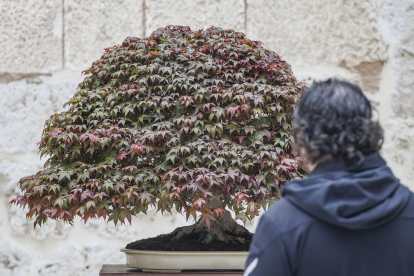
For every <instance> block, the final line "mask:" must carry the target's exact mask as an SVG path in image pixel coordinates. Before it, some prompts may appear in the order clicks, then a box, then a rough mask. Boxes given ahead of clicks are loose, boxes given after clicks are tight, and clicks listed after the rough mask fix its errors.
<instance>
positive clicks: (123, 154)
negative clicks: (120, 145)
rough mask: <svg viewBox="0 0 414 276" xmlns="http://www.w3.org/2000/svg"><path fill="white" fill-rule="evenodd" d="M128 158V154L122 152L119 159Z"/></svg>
mask: <svg viewBox="0 0 414 276" xmlns="http://www.w3.org/2000/svg"><path fill="white" fill-rule="evenodd" d="M126 156H127V154H126V152H125V151H124V150H123V151H121V152H120V153H119V157H118V159H120V160H122V159H124V158H126Z"/></svg>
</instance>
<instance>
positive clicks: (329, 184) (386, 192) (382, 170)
mask: <svg viewBox="0 0 414 276" xmlns="http://www.w3.org/2000/svg"><path fill="white" fill-rule="evenodd" d="M282 195H283V197H284V198H286V199H287V200H288V201H290V202H291V203H292V204H294V205H295V206H296V207H298V208H299V209H301V210H302V211H304V212H306V213H308V214H310V215H312V216H314V217H316V218H318V219H320V220H322V221H324V222H327V223H330V224H333V225H337V226H340V227H343V228H347V229H368V228H373V227H377V226H380V225H382V224H385V223H387V222H388V221H390V220H392V219H393V218H395V217H396V216H398V214H399V213H400V212H401V211H402V210H403V209H404V207H405V206H406V204H407V202H408V200H409V197H410V191H409V190H408V188H406V187H404V186H402V185H401V184H400V181H399V180H398V179H397V178H396V177H395V176H394V175H393V173H392V172H391V170H390V168H388V166H387V164H386V163H385V161H384V159H382V158H381V156H380V155H379V154H378V153H375V154H372V155H370V156H366V157H365V158H364V160H363V161H362V162H361V163H360V164H358V165H350V166H349V164H347V163H346V162H345V160H343V159H340V158H334V159H330V160H328V161H326V162H324V163H321V164H319V165H318V166H317V168H315V170H314V171H313V172H312V173H311V174H310V176H309V177H308V178H305V179H301V180H295V181H292V182H290V183H288V184H286V185H285V186H284V188H283V190H282Z"/></svg>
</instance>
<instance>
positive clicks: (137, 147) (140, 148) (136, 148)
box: [121, 142, 145, 160]
mask: <svg viewBox="0 0 414 276" xmlns="http://www.w3.org/2000/svg"><path fill="white" fill-rule="evenodd" d="M131 149H132V157H134V154H135V153H138V154H142V153H144V149H145V146H144V145H142V144H141V143H139V142H136V143H134V144H133V145H132V146H131ZM121 160H122V159H121Z"/></svg>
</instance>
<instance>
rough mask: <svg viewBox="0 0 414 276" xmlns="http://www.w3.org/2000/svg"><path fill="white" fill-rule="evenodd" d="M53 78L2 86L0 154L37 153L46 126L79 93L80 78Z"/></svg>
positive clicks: (0, 93)
mask: <svg viewBox="0 0 414 276" xmlns="http://www.w3.org/2000/svg"><path fill="white" fill-rule="evenodd" d="M66 78H68V76H64V79H63V80H62V79H59V80H55V79H54V78H53V77H37V78H34V79H23V80H20V81H14V82H10V83H7V84H0V103H1V112H0V125H1V135H0V152H6V153H17V152H23V153H24V152H28V151H36V150H37V147H36V145H35V143H36V142H38V141H40V138H41V135H42V130H43V125H44V122H45V120H47V119H48V118H49V117H50V116H51V115H53V114H55V113H59V112H62V111H63V103H65V102H66V101H68V100H69V99H70V98H71V97H72V95H73V94H74V93H75V91H76V87H77V85H78V83H79V81H78V80H77V79H75V80H73V79H70V78H68V79H66Z"/></svg>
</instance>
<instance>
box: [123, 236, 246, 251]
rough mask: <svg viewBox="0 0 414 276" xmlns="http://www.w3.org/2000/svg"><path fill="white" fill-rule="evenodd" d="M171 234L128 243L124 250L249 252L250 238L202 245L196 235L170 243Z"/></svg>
mask: <svg viewBox="0 0 414 276" xmlns="http://www.w3.org/2000/svg"><path fill="white" fill-rule="evenodd" d="M173 237H174V235H172V234H166V235H160V236H158V237H155V238H149V239H142V240H138V241H135V242H131V243H129V244H128V245H127V246H126V247H125V248H126V249H134V250H157V251H249V246H250V242H251V238H250V237H248V238H246V239H245V241H246V242H245V243H226V242H222V241H218V240H216V241H213V242H212V243H210V244H202V243H201V241H197V240H198V239H199V238H200V236H199V235H198V234H190V235H188V236H186V237H184V238H183V239H182V240H180V241H171V239H172V238H173Z"/></svg>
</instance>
